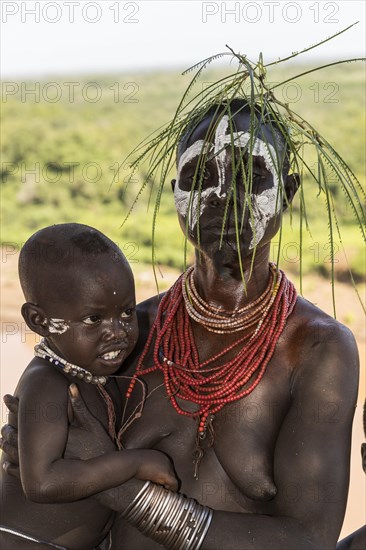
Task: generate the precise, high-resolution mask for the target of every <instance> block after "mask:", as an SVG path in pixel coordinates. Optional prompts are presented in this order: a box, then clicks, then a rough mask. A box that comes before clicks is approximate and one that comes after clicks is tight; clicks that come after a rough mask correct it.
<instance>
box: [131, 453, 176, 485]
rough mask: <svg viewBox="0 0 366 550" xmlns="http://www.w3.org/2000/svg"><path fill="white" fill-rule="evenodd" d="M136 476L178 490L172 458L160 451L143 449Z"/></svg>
mask: <svg viewBox="0 0 366 550" xmlns="http://www.w3.org/2000/svg"><path fill="white" fill-rule="evenodd" d="M139 454H141V459H140V460H139V462H138V466H137V472H136V476H135V477H136V478H137V479H142V480H144V481H153V482H154V483H158V484H159V485H164V487H165V488H166V489H170V491H177V490H178V480H177V476H176V474H175V472H174V468H173V464H172V461H171V460H170V458H168V457H167V456H166V455H165V454H164V453H161V452H160V451H151V450H141V451H139Z"/></svg>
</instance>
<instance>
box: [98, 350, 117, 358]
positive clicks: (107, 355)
mask: <svg viewBox="0 0 366 550" xmlns="http://www.w3.org/2000/svg"><path fill="white" fill-rule="evenodd" d="M119 352H120V350H117V351H109V352H108V353H105V354H104V355H102V358H103V359H107V360H108V359H116V357H117V356H118V355H119Z"/></svg>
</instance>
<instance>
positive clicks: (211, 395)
mask: <svg viewBox="0 0 366 550" xmlns="http://www.w3.org/2000/svg"><path fill="white" fill-rule="evenodd" d="M270 270H271V277H270V281H269V284H268V287H267V288H266V290H265V291H264V293H263V294H262V296H260V297H259V298H258V299H257V300H256V301H255V302H253V303H252V308H251V307H250V304H249V305H248V306H246V307H245V308H241V309H240V310H237V312H235V311H234V312H228V311H222V310H220V311H219V310H218V308H215V307H213V306H210V305H209V304H207V303H205V302H204V301H203V299H202V298H201V297H199V298H198V297H197V296H198V293H197V290H196V289H195V288H194V289H193V292H192V297H194V299H192V300H191V299H190V298H191V295H190V292H189V288H190V289H191V290H192V283H191V284H190V287H189V288H188V293H187V294H186V295H185V292H186V290H185V287H186V286H187V280H186V277H190V276H191V275H192V271H191V270H189V271H188V272H187V274H183V275H181V276H180V277H179V279H178V280H177V281H176V282H175V284H174V285H173V286H172V287H171V288H170V290H169V291H168V292H167V293H166V294H165V295H164V297H163V298H162V300H161V302H160V304H159V308H158V312H157V315H156V319H155V321H154V324H153V326H152V327H151V330H150V334H149V336H148V339H147V341H146V345H145V348H144V351H143V352H142V354H141V356H140V359H139V362H138V365H137V367H136V372H135V375H134V377H133V379H132V380H131V383H130V386H129V388H128V390H127V394H126V397H127V398H129V397H130V396H131V393H132V391H133V388H134V385H135V383H136V380H137V377H138V376H141V375H145V374H148V373H151V372H154V371H155V370H161V371H162V373H163V376H164V383H165V387H166V391H167V394H168V396H169V398H170V401H171V403H172V405H173V407H174V409H175V410H176V411H177V412H178V413H179V414H181V415H185V416H189V417H193V418H198V419H199V426H198V435H199V437H201V438H204V437H205V433H206V428H207V427H208V424H210V422H211V420H212V419H213V417H214V415H215V414H216V413H217V412H218V411H220V410H221V409H222V408H223V407H224V406H225V405H226V404H227V403H232V402H234V401H237V400H239V399H242V398H243V397H245V396H246V395H248V394H250V393H251V392H252V391H253V390H254V388H255V387H256V386H257V385H258V384H259V382H260V381H261V379H262V378H263V375H264V373H265V370H266V367H267V365H268V363H269V361H270V359H271V357H272V355H273V353H274V349H275V346H276V343H277V341H278V339H279V337H280V335H281V333H282V331H283V329H284V327H285V323H286V320H287V318H288V316H289V315H290V314H291V312H292V310H293V308H294V305H295V303H296V298H297V294H296V290H295V288H294V286H293V284H292V283H291V282H290V281H289V280H288V279H287V277H286V275H285V274H284V272H283V271H281V270H278V269H277V267H276V266H275V265H274V264H270ZM187 299H188V300H189V301H190V304H191V306H192V305H193V307H196V308H197V307H199V310H200V313H199V315H198V316H197V311H196V312H194V311H193V310H192V307H190V306H188V307H187ZM251 309H252V311H251ZM236 313H237V314H238V316H239V317H240V315H241V316H243V319H244V321H243V323H242V324H240V323H238V322H237V319H236V317H235V314H236ZM259 313H260V315H259ZM190 314H191V315H192V318H194V319H195V321H197V322H199V323H200V324H201V325H203V326H204V327H205V328H207V330H210V329H211V331H212V329H214V330H213V331H214V332H219V333H221V332H229V333H233V332H237V331H238V326H241V325H242V326H243V327H244V328H246V327H250V326H252V325H253V323H251V318H252V317H254V318H255V319H256V321H255V325H256V326H254V327H252V330H251V331H250V333H249V334H248V333H246V334H245V335H244V336H243V335H240V334H238V338H237V339H236V340H235V341H234V342H233V343H231V344H229V345H228V346H226V347H225V348H224V349H223V350H222V351H220V352H219V353H217V354H215V355H214V356H212V357H210V358H209V359H207V360H206V361H203V362H202V363H201V362H200V360H199V354H198V350H197V347H196V343H195V340H194V336H193V331H192V326H191V320H190ZM223 317H226V320H225V319H223ZM223 325H224V328H225V330H224V331H223V330H221V329H222V327H223ZM225 325H226V327H225ZM208 327H209V328H208ZM242 330H243V328H242ZM154 336H155V342H154V345H153V365H152V366H151V367H148V368H146V367H144V365H143V362H144V359H145V357H146V355H147V353H148V351H149V349H150V347H151V345H152V341H153V338H154ZM232 350H237V351H236V352H235V354H234V355H233V357H232V359H229V360H227V361H225V355H227V354H228V353H230V352H231V351H232ZM220 359H221V361H222V362H220V364H219V365H218V366H214V367H212V366H211V367H210V365H212V363H214V362H216V361H217V360H220ZM177 398H180V399H182V400H184V401H190V402H192V403H195V404H197V405H198V406H199V408H198V410H196V411H194V412H189V411H186V410H184V409H183V408H182V407H181V406H180V405H179V404H178V402H177Z"/></svg>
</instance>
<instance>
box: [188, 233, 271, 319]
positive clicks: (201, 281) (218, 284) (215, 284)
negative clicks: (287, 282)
mask: <svg viewBox="0 0 366 550" xmlns="http://www.w3.org/2000/svg"><path fill="white" fill-rule="evenodd" d="M251 264H252V257H251V256H250V257H247V258H244V259H243V262H242V268H243V269H242V270H243V273H244V281H245V283H244V282H243V278H242V271H241V269H240V266H239V264H238V262H237V261H235V262H229V263H225V262H220V261H218V258H217V257H216V258H215V260H213V259H212V258H209V257H208V256H206V255H205V254H199V253H198V252H197V251H196V261H195V268H194V280H195V284H196V288H197V291H198V293H199V295H200V296H201V297H202V298H203V299H204V300H205V301H206V302H207V303H208V304H211V305H215V306H217V307H220V306H222V308H223V309H228V310H234V309H236V308H241V307H243V306H245V305H246V304H248V303H250V302H253V301H254V300H256V299H257V298H258V297H259V296H260V295H261V294H262V293H263V292H264V291H265V289H266V288H267V285H268V281H269V276H270V271H269V244H268V246H263V247H261V248H258V249H257V251H256V255H255V258H254V262H253V266H252V265H251Z"/></svg>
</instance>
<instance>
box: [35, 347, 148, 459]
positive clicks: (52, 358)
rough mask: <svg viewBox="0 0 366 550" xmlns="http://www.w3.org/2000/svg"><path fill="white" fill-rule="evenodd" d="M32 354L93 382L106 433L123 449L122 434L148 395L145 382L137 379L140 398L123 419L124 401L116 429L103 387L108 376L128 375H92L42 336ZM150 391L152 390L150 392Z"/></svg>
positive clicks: (140, 413)
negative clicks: (104, 415) (105, 420)
mask: <svg viewBox="0 0 366 550" xmlns="http://www.w3.org/2000/svg"><path fill="white" fill-rule="evenodd" d="M34 355H35V356H36V357H40V358H41V359H45V360H46V361H48V362H49V363H52V364H53V365H55V366H56V367H59V368H61V369H62V370H63V371H64V372H66V373H67V374H70V375H71V376H75V377H77V378H78V379H79V380H82V381H83V382H86V383H87V384H94V385H95V387H96V389H97V390H98V392H99V394H100V395H101V397H102V399H103V401H104V403H105V405H106V407H107V413H108V433H109V436H110V437H111V439H112V440H113V441H114V442H115V443H116V445H117V447H118V449H119V450H121V449H123V445H122V435H123V434H124V432H125V431H126V430H127V429H128V427H129V426H130V425H131V424H132V423H133V422H134V421H135V420H136V419H138V418H141V416H142V410H143V408H144V405H145V401H146V399H147V398H148V397H149V396H150V394H149V395H147V394H146V384H145V383H144V382H143V380H138V382H140V385H141V387H142V399H141V401H140V402H139V403H138V404H137V406H136V407H135V408H134V410H133V411H132V413H131V414H130V415H129V417H128V418H127V420H126V421H125V415H126V403H125V406H124V410H123V415H122V422H121V427H120V429H119V430H118V432H117V431H116V411H115V408H114V404H113V400H112V398H111V396H110V395H109V393H108V392H107V390H106V389H105V388H104V386H105V384H106V383H107V381H108V379H109V378H125V379H128V380H131V377H130V376H121V375H112V376H94V375H93V374H92V373H91V372H89V371H88V370H86V369H84V368H83V367H79V366H78V365H74V364H73V363H70V362H69V361H67V360H66V359H64V358H63V357H60V356H59V355H57V353H55V352H54V351H53V350H52V349H51V348H50V347H49V346H47V344H46V341H45V339H44V338H42V340H41V342H40V343H39V344H37V345H36V346H35V347H34ZM151 393H152V392H151Z"/></svg>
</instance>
